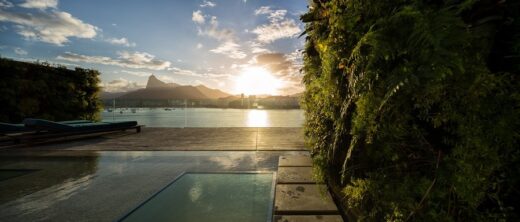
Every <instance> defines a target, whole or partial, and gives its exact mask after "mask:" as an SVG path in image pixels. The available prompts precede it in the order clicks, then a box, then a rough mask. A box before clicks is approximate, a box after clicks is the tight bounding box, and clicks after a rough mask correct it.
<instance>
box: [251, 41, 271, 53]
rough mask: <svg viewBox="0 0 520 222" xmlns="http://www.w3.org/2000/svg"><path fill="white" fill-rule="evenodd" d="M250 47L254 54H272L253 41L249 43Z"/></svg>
mask: <svg viewBox="0 0 520 222" xmlns="http://www.w3.org/2000/svg"><path fill="white" fill-rule="evenodd" d="M249 46H250V49H251V52H252V53H255V54H256V53H270V52H271V50H269V49H266V48H264V45H263V44H262V43H259V42H256V41H251V42H249Z"/></svg>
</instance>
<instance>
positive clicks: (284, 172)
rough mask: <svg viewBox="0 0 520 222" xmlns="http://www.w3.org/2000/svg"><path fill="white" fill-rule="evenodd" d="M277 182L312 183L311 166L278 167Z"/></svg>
mask: <svg viewBox="0 0 520 222" xmlns="http://www.w3.org/2000/svg"><path fill="white" fill-rule="evenodd" d="M278 183H284V184H313V183H316V182H315V181H314V178H313V175H312V167H278Z"/></svg>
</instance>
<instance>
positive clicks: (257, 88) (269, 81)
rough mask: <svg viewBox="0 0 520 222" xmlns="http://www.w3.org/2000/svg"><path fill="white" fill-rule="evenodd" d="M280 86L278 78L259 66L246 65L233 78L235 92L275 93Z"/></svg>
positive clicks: (252, 93) (253, 93) (250, 93)
mask: <svg viewBox="0 0 520 222" xmlns="http://www.w3.org/2000/svg"><path fill="white" fill-rule="evenodd" d="M281 86H282V82H281V81H280V80H279V79H277V78H275V77H274V76H273V75H272V74H271V73H269V72H268V71H267V70H266V69H264V68H261V67H247V68H245V69H244V70H242V72H241V74H240V76H238V77H237V78H236V79H235V90H236V92H238V93H244V94H246V95H261V94H269V95H276V94H278V89H279V88H281Z"/></svg>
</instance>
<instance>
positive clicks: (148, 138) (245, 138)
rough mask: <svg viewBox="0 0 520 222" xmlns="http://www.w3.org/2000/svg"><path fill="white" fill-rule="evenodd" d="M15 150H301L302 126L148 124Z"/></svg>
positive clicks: (302, 143) (302, 148) (302, 147)
mask: <svg viewBox="0 0 520 222" xmlns="http://www.w3.org/2000/svg"><path fill="white" fill-rule="evenodd" d="M70 139H71V141H67V142H60V143H52V144H48V145H36V146H31V147H23V146H22V147H17V148H16V149H17V150H26V149H30V150H89V151H136V150H139V151H210V150H212V151H215V150H218V151H225V150H233V151H238V150H240V151H284V150H291V151H295V150H304V142H303V129H302V128H288V127H283V128H282V127H280V128H245V127H244V128H238V127H233V128H148V127H145V128H143V129H142V131H141V133H135V132H134V131H131V130H129V131H127V132H121V133H112V134H104V135H101V136H98V137H93V138H89V139H85V138H83V139H80V140H73V139H74V138H70Z"/></svg>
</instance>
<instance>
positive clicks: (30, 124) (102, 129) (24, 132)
mask: <svg viewBox="0 0 520 222" xmlns="http://www.w3.org/2000/svg"><path fill="white" fill-rule="evenodd" d="M127 129H135V130H136V132H138V133H139V132H141V125H138V124H137V122H136V121H120V122H91V121H88V120H71V121H61V122H53V121H49V120H43V119H24V121H23V124H9V123H0V135H1V136H2V137H0V146H2V143H5V142H8V141H11V142H14V143H21V142H22V141H28V142H30V143H32V142H37V141H47V139H53V140H55V139H56V138H65V137H67V136H83V135H90V136H92V135H94V134H99V133H106V132H114V131H125V130H127ZM24 143H25V142H24Z"/></svg>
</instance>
